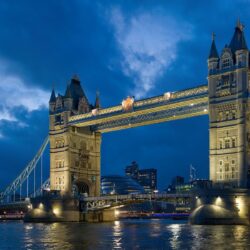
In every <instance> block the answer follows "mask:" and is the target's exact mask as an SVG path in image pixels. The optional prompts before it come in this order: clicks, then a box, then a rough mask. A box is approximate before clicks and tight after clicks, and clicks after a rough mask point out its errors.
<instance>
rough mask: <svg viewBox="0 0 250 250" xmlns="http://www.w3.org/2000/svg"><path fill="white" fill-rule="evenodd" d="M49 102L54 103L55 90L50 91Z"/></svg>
mask: <svg viewBox="0 0 250 250" xmlns="http://www.w3.org/2000/svg"><path fill="white" fill-rule="evenodd" d="M49 102H50V103H51V102H56V94H55V90H54V88H53V89H52V92H51V96H50V99H49Z"/></svg>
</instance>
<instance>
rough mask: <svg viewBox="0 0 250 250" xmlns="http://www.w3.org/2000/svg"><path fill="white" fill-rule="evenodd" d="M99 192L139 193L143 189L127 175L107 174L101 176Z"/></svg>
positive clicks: (142, 191)
mask: <svg viewBox="0 0 250 250" xmlns="http://www.w3.org/2000/svg"><path fill="white" fill-rule="evenodd" d="M101 192H102V194H104V195H107V194H141V193H144V189H143V187H142V186H141V185H139V184H138V183H137V182H136V181H134V180H133V179H131V178H129V177H128V176H119V175H109V176H103V177H102V178H101Z"/></svg>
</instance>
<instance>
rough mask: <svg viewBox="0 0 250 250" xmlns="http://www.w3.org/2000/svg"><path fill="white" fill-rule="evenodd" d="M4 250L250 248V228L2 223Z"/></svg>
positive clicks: (148, 223)
mask: <svg viewBox="0 0 250 250" xmlns="http://www.w3.org/2000/svg"><path fill="white" fill-rule="evenodd" d="M0 249H32V250H33V249H39V250H40V249H59V250H64V249H91V250H92V249H214V250H217V249H237V250H238V249H250V227H248V226H191V225H188V224H186V223H185V222H183V223H182V222H178V223H176V222H175V221H172V220H123V221H115V222H112V223H98V224H90V223H53V224H44V223H38V224H29V223H23V222H16V221H15V222H0Z"/></svg>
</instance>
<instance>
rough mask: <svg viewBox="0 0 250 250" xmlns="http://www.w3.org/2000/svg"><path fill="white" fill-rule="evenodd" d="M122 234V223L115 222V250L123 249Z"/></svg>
mask: <svg viewBox="0 0 250 250" xmlns="http://www.w3.org/2000/svg"><path fill="white" fill-rule="evenodd" d="M121 240H122V232H121V223H120V221H115V222H114V226H113V249H122V242H121Z"/></svg>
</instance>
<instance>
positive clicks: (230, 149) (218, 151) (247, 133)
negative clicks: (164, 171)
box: [208, 21, 250, 188]
mask: <svg viewBox="0 0 250 250" xmlns="http://www.w3.org/2000/svg"><path fill="white" fill-rule="evenodd" d="M249 72H250V71H249V50H248V48H247V44H246V40H245V37H244V31H243V25H242V24H241V23H240V22H239V21H238V23H237V26H236V28H235V32H234V34H233V37H232V40H231V42H230V44H229V45H225V47H224V49H223V50H222V52H221V54H220V55H219V54H218V52H217V49H216V46H215V41H214V36H213V39H212V45H211V49H210V54H209V58H208V88H209V118H210V122H209V140H210V141H209V144H210V146H209V147H210V179H211V180H212V181H213V182H214V183H215V184H217V185H220V186H223V187H227V186H228V187H241V188H244V187H247V186H249V185H248V179H249V168H250V98H249V90H250V83H249Z"/></svg>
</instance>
